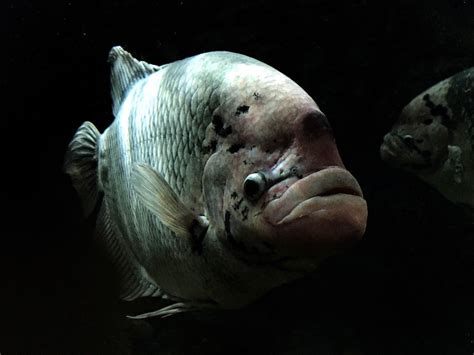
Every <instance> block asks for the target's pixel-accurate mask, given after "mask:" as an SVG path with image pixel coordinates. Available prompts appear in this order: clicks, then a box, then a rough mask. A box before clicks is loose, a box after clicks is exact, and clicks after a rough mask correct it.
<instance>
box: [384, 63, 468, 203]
mask: <svg viewBox="0 0 474 355" xmlns="http://www.w3.org/2000/svg"><path fill="white" fill-rule="evenodd" d="M380 153H381V157H382V159H383V160H385V161H387V162H388V163H390V164H392V165H394V166H396V167H400V168H403V169H405V170H407V171H410V172H412V173H414V174H416V175H417V176H418V177H419V178H421V179H422V180H424V181H425V182H427V183H428V184H430V185H431V186H433V187H434V188H435V189H437V190H438V191H439V192H440V193H441V194H442V195H444V196H445V197H446V198H447V199H448V200H450V201H452V202H454V203H457V204H461V205H466V206H468V208H469V209H471V210H472V209H474V68H470V69H466V70H464V71H462V72H460V73H457V74H455V75H453V76H452V77H449V78H447V79H445V80H443V81H441V82H439V83H437V84H436V85H434V86H432V87H430V88H429V89H428V90H426V91H424V92H422V93H421V94H420V95H418V96H417V97H415V98H414V99H413V100H412V101H411V102H410V103H409V104H408V105H407V106H405V108H404V109H403V110H402V112H401V114H400V118H399V120H398V122H397V123H396V124H395V126H394V127H393V129H392V131H391V132H389V133H388V134H386V135H385V137H384V141H383V144H382V145H381V147H380ZM473 211H474V210H473Z"/></svg>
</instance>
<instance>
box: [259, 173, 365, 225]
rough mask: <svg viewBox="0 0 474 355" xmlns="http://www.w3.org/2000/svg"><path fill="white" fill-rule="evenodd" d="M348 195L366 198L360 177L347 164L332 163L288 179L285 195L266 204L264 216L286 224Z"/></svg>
mask: <svg viewBox="0 0 474 355" xmlns="http://www.w3.org/2000/svg"><path fill="white" fill-rule="evenodd" d="M284 183H285V182H283V184H284ZM285 187H286V186H285ZM347 199H351V200H352V199H363V194H362V190H361V188H360V186H359V184H358V182H357V180H356V179H355V178H354V177H353V176H352V175H351V174H350V173H349V172H348V171H347V170H345V169H343V168H340V167H328V168H325V169H323V170H320V171H317V172H315V173H312V174H310V175H308V176H306V177H304V178H303V179H301V180H297V181H294V179H292V180H291V181H288V182H287V188H286V190H285V191H284V192H283V193H282V194H281V196H280V197H278V198H275V199H273V200H272V201H270V202H269V203H268V204H267V205H266V207H265V211H264V216H265V218H266V219H267V220H268V222H270V223H271V224H273V225H281V224H286V223H289V222H291V221H294V220H296V219H298V218H301V217H304V216H306V215H308V214H311V213H312V212H315V211H317V210H319V209H324V208H332V207H331V206H333V205H337V204H338V203H339V202H340V201H342V200H347Z"/></svg>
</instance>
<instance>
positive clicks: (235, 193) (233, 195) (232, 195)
mask: <svg viewBox="0 0 474 355" xmlns="http://www.w3.org/2000/svg"><path fill="white" fill-rule="evenodd" d="M237 196H238V195H237V192H235V191H234V192H232V194H231V195H230V198H231V199H233V200H235V199H236V198H237Z"/></svg>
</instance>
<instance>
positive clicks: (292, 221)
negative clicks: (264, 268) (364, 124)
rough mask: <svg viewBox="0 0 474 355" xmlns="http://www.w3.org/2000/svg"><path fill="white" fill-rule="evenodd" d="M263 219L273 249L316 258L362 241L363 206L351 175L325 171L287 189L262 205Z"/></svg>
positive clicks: (365, 211) (345, 172) (318, 172)
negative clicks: (268, 228) (270, 227)
mask: <svg viewBox="0 0 474 355" xmlns="http://www.w3.org/2000/svg"><path fill="white" fill-rule="evenodd" d="M282 183H284V182H282ZM263 218H264V219H265V220H266V221H267V223H268V224H269V225H271V226H272V227H273V228H274V232H273V233H269V239H270V240H269V241H268V242H269V243H271V244H272V245H274V246H275V247H276V248H277V249H280V250H281V251H283V252H284V253H287V254H288V255H305V256H306V255H308V256H318V255H321V253H325V252H327V251H328V248H329V249H338V248H344V247H345V246H347V245H349V244H353V242H354V241H355V240H358V239H359V238H360V237H362V235H363V234H364V233H365V227H366V222H367V204H366V202H365V200H364V198H363V193H362V190H361V188H360V186H359V183H358V182H357V180H356V179H355V178H354V177H353V176H352V174H351V173H349V172H348V171H347V170H346V169H343V168H341V167H328V168H325V169H322V170H319V171H317V172H315V173H312V174H310V175H308V176H306V177H304V178H303V179H300V180H297V181H296V182H294V183H293V184H291V185H289V186H288V188H287V189H286V191H284V192H283V193H282V195H281V196H280V197H279V198H276V199H273V200H272V201H270V202H269V203H268V204H267V205H266V207H265V209H264V211H263Z"/></svg>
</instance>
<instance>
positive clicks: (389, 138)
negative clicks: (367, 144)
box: [380, 133, 406, 163]
mask: <svg viewBox="0 0 474 355" xmlns="http://www.w3.org/2000/svg"><path fill="white" fill-rule="evenodd" d="M404 150H406V147H405V145H404V144H403V141H402V139H401V138H400V137H399V136H398V135H396V134H392V133H387V134H386V135H385V136H384V137H383V143H382V144H381V146H380V157H381V158H382V160H384V161H387V162H391V163H395V162H396V161H397V159H398V155H399V152H402V151H404Z"/></svg>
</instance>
